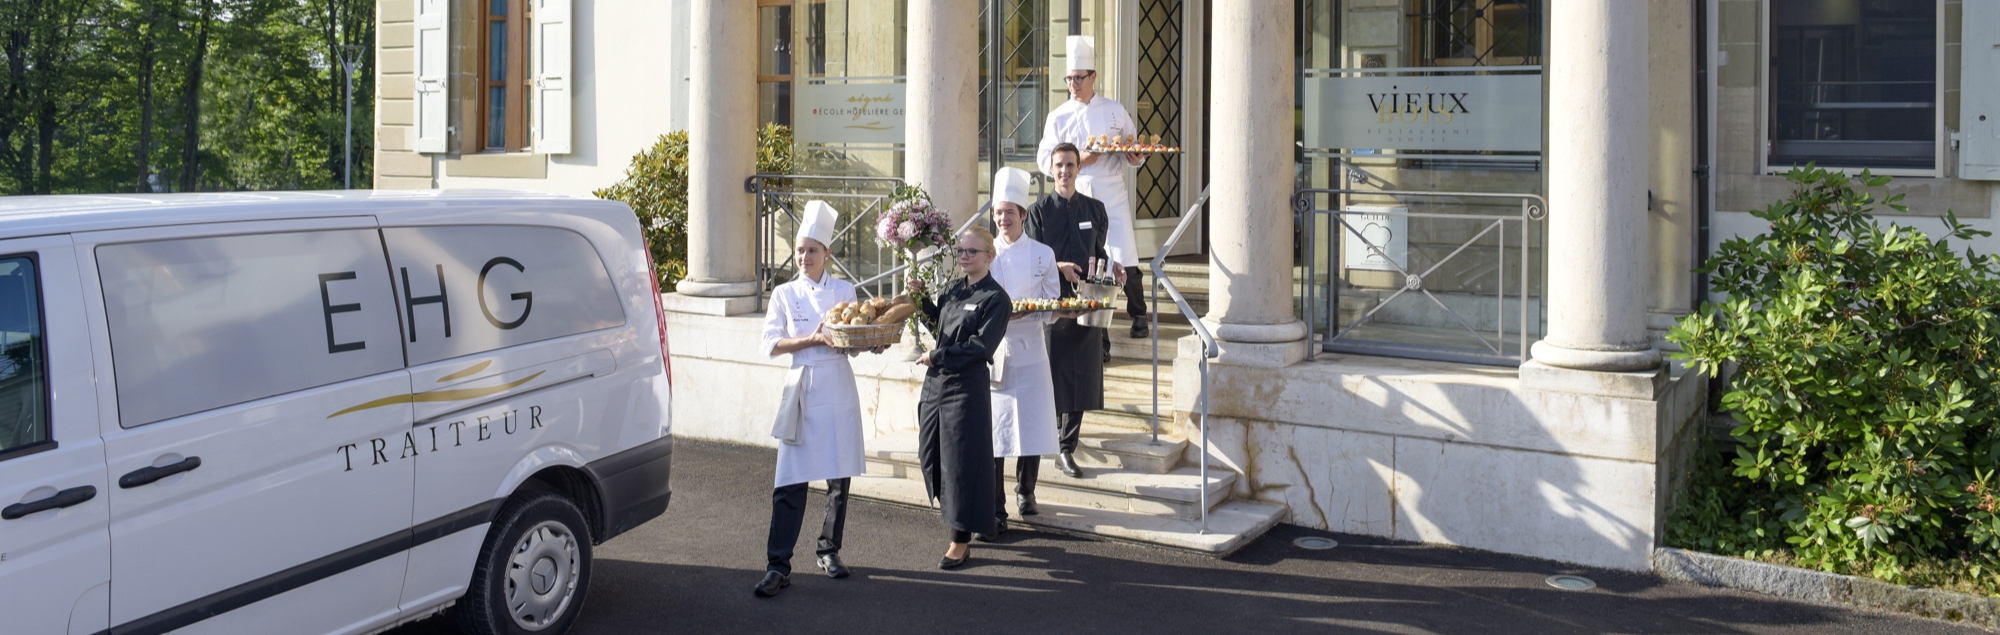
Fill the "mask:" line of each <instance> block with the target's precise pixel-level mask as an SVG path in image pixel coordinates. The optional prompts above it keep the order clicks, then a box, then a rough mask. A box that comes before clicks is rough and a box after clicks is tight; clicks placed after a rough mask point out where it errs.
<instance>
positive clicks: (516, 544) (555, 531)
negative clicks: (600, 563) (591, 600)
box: [457, 490, 590, 635]
mask: <svg viewBox="0 0 2000 635" xmlns="http://www.w3.org/2000/svg"><path fill="white" fill-rule="evenodd" d="M588 531H589V529H588V526H587V525H585V524H584V520H583V513H582V512H580V511H578V510H577V508H576V504H575V503H571V502H570V501H569V499H568V498H564V497H563V496H561V495H559V494H555V493H553V492H547V491H533V490H530V491H524V492H522V493H521V494H519V495H518V496H517V497H516V498H514V499H513V500H510V501H508V502H507V504H506V505H504V506H502V507H501V508H500V513H499V515H498V516H497V517H495V518H494V519H493V525H492V528H491V529H490V530H488V531H487V533H486V544H485V545H484V546H482V547H480V549H479V564H478V566H476V567H473V569H472V586H471V587H470V588H468V589H466V590H465V598H464V600H462V601H461V602H460V603H459V606H458V610H457V613H458V622H459V626H460V627H461V628H462V629H463V630H464V631H465V632H468V633H477V634H479V635H520V634H524V633H547V634H551V635H553V634H558V633H562V632H564V631H566V630H569V626H570V623H572V622H575V621H576V615H577V613H578V612H579V611H581V610H582V609H583V598H584V595H585V592H586V591H588V590H589V589H590V536H589V534H588Z"/></svg>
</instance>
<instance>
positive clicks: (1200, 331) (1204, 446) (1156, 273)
mask: <svg viewBox="0 0 2000 635" xmlns="http://www.w3.org/2000/svg"><path fill="white" fill-rule="evenodd" d="M1206 204H1208V188H1206V187H1204V188H1201V196H1200V197H1197V198H1195V200H1194V204H1193V205H1189V206H1188V211H1187V213H1186V214H1182V215H1181V222H1180V224H1179V225H1176V226H1174V233H1172V234H1169V235H1168V236H1167V242H1166V243H1164V244H1161V245H1160V250H1159V251H1156V252H1153V262H1152V263H1151V264H1149V265H1147V266H1148V268H1150V269H1152V270H1153V306H1154V307H1158V306H1159V305H1160V288H1161V287H1165V288H1166V290H1167V295H1169V296H1172V297H1173V299H1174V306H1175V307H1177V308H1179V309H1180V312H1181V315H1183V316H1185V317H1187V321H1188V324H1190V325H1193V326H1194V334H1195V336H1196V337H1199V338H1201V360H1200V366H1201V392H1199V393H1196V394H1195V402H1196V404H1197V407H1199V408H1200V409H1201V419H1200V423H1199V424H1198V425H1200V426H1201V452H1199V453H1198V454H1199V456H1201V466H1200V470H1201V533H1204V534H1206V533H1208V360H1210V359H1214V358H1215V357H1216V356H1217V355H1220V354H1222V351H1221V350H1220V349H1219V348H1218V347H1217V346H1216V344H1215V335H1214V334H1211V333H1209V332H1208V325H1207V324H1203V323H1202V321H1201V316H1199V315H1195V313H1194V309H1193V308H1192V307H1189V306H1188V303H1187V297H1185V296H1182V295H1181V290H1180V288H1179V287H1175V286H1174V281H1172V280H1168V279H1167V272H1166V270H1165V266H1166V262H1167V253H1168V252H1170V251H1173V248H1174V245H1175V244H1177V243H1179V242H1180V241H1181V234H1184V233H1187V228H1188V225H1189V224H1190V223H1193V222H1194V219H1195V217H1196V216H1197V215H1198V214H1200V213H1201V208H1202V206H1203V205H1206ZM1147 313H1149V314H1151V318H1152V321H1153V324H1152V333H1153V335H1152V337H1153V443H1159V442H1160V312H1159V311H1158V310H1157V309H1156V310H1153V311H1147Z"/></svg>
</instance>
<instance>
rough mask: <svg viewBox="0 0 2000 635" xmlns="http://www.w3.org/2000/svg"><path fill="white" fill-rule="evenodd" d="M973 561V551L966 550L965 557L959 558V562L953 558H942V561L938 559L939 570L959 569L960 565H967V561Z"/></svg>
mask: <svg viewBox="0 0 2000 635" xmlns="http://www.w3.org/2000/svg"><path fill="white" fill-rule="evenodd" d="M971 559H972V550H971V549H966V550H965V555H963V556H959V557H958V559H957V560H953V559H951V558H940V559H938V568H939V569H957V568H958V565H962V564H965V561H967V560H971Z"/></svg>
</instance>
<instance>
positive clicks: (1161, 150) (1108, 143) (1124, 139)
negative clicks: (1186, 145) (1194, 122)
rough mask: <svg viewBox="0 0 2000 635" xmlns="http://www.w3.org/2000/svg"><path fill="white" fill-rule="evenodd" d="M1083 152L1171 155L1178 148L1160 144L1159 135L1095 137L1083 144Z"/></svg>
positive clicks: (1178, 149) (1178, 147)
mask: <svg viewBox="0 0 2000 635" xmlns="http://www.w3.org/2000/svg"><path fill="white" fill-rule="evenodd" d="M1083 151H1084V152H1092V153H1100V152H1127V153H1132V154H1172V153H1175V152H1180V151H1181V147H1180V146H1169V145H1161V144H1160V135H1152V136H1146V135H1129V134H1128V135H1124V136H1118V135H1097V136H1094V137H1090V138H1088V139H1086V140H1085V142H1084V148H1083Z"/></svg>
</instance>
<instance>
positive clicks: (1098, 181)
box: [1076, 154, 1139, 267]
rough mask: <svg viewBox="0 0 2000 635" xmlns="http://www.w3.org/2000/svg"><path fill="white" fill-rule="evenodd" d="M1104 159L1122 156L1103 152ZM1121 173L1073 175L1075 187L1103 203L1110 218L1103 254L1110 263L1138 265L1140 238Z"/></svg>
mask: <svg viewBox="0 0 2000 635" xmlns="http://www.w3.org/2000/svg"><path fill="white" fill-rule="evenodd" d="M1102 160H1105V161H1112V160H1116V161H1120V162H1122V161H1124V155H1116V154H1114V155H1105V157H1104V159H1102ZM1118 173H1119V174H1120V176H1083V175H1078V176H1077V177H1076V189H1077V191H1079V192H1082V193H1083V195H1084V196H1088V197H1091V198H1094V199H1097V200H1098V202H1101V203H1104V215H1105V216H1106V217H1107V218H1109V219H1110V220H1109V221H1108V222H1107V223H1105V224H1106V225H1108V226H1107V227H1105V228H1104V229H1105V231H1104V253H1105V254H1106V255H1109V256H1111V260H1112V262H1116V263H1118V266H1121V267H1137V266H1139V239H1138V237H1137V235H1136V232H1135V231H1134V230H1133V228H1132V197H1131V195H1130V193H1129V191H1128V190H1129V188H1127V187H1126V186H1125V177H1124V176H1122V174H1123V173H1124V170H1118Z"/></svg>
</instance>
